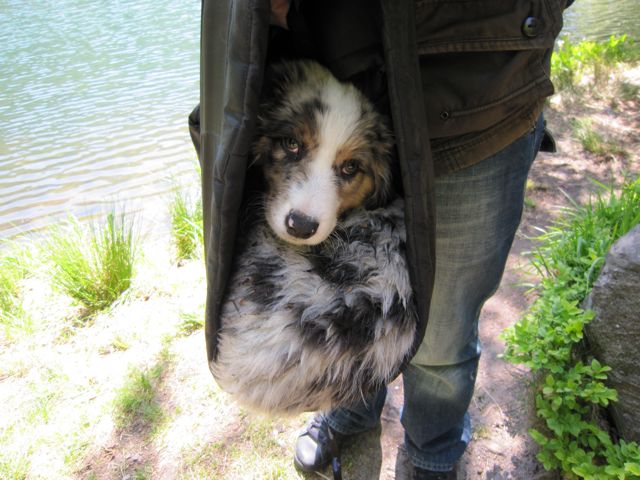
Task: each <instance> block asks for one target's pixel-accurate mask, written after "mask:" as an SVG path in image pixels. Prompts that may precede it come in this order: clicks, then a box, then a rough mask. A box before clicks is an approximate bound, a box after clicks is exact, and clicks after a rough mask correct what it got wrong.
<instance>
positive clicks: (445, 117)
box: [440, 110, 449, 120]
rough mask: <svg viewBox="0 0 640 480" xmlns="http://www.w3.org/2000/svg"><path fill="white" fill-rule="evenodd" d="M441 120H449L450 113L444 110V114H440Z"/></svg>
mask: <svg viewBox="0 0 640 480" xmlns="http://www.w3.org/2000/svg"><path fill="white" fill-rule="evenodd" d="M440 118H441V119H442V120H446V119H447V118H449V112H447V111H446V110H443V111H442V112H440Z"/></svg>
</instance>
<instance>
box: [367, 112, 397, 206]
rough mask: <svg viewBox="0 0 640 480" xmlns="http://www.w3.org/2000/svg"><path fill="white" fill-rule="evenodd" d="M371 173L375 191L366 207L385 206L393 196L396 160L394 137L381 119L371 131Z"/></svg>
mask: <svg viewBox="0 0 640 480" xmlns="http://www.w3.org/2000/svg"><path fill="white" fill-rule="evenodd" d="M370 144H371V153H372V157H373V161H372V162H371V173H372V176H373V192H372V193H371V195H370V196H369V198H368V199H367V201H366V202H365V207H366V208H368V209H374V208H379V207H383V206H385V205H386V204H387V203H389V200H390V199H391V198H392V196H393V182H392V170H391V165H392V162H393V161H394V158H395V157H394V148H393V137H392V135H391V132H390V130H389V128H388V127H387V125H386V122H385V121H379V122H377V123H376V126H375V127H374V128H373V129H372V131H371V139H370Z"/></svg>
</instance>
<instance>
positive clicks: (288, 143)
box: [280, 138, 300, 155]
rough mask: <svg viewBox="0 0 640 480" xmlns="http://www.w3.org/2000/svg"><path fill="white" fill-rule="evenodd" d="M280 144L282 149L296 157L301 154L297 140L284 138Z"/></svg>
mask: <svg viewBox="0 0 640 480" xmlns="http://www.w3.org/2000/svg"><path fill="white" fill-rule="evenodd" d="M280 144H281V145H282V148H284V149H285V150H286V151H288V152H290V153H293V154H294V155H297V154H298V153H299V152H300V144H299V143H298V141H297V140H296V139H295V138H283V139H282V140H281V141H280Z"/></svg>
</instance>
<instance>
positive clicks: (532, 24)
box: [522, 17, 540, 38]
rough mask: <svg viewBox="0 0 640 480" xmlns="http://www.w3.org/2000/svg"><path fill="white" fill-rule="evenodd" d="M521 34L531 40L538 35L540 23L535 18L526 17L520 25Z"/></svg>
mask: <svg viewBox="0 0 640 480" xmlns="http://www.w3.org/2000/svg"><path fill="white" fill-rule="evenodd" d="M522 33H524V35H525V36H527V37H530V38H533V37H537V36H538V34H539V33H540V21H539V20H538V19H537V18H536V17H527V18H525V19H524V23H523V24H522Z"/></svg>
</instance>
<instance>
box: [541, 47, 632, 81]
mask: <svg viewBox="0 0 640 480" xmlns="http://www.w3.org/2000/svg"><path fill="white" fill-rule="evenodd" d="M639 59H640V44H638V42H636V41H635V40H634V39H632V38H629V37H628V36H627V35H621V36H613V35H612V36H611V37H609V39H608V40H606V41H604V42H593V41H588V40H583V41H581V42H578V43H572V42H571V41H570V40H569V39H568V37H563V38H561V39H560V40H559V41H558V45H557V48H556V50H555V51H554V52H553V55H552V57H551V79H552V80H553V83H554V85H555V86H556V87H557V88H558V89H559V90H564V89H573V88H575V86H576V83H577V81H578V79H579V77H581V76H582V75H585V74H590V75H593V77H594V81H595V82H596V83H597V82H599V81H601V80H602V79H604V78H605V77H606V76H607V74H608V68H609V67H610V66H612V65H615V64H616V63H621V62H624V63H633V62H636V61H638V60H639Z"/></svg>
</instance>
